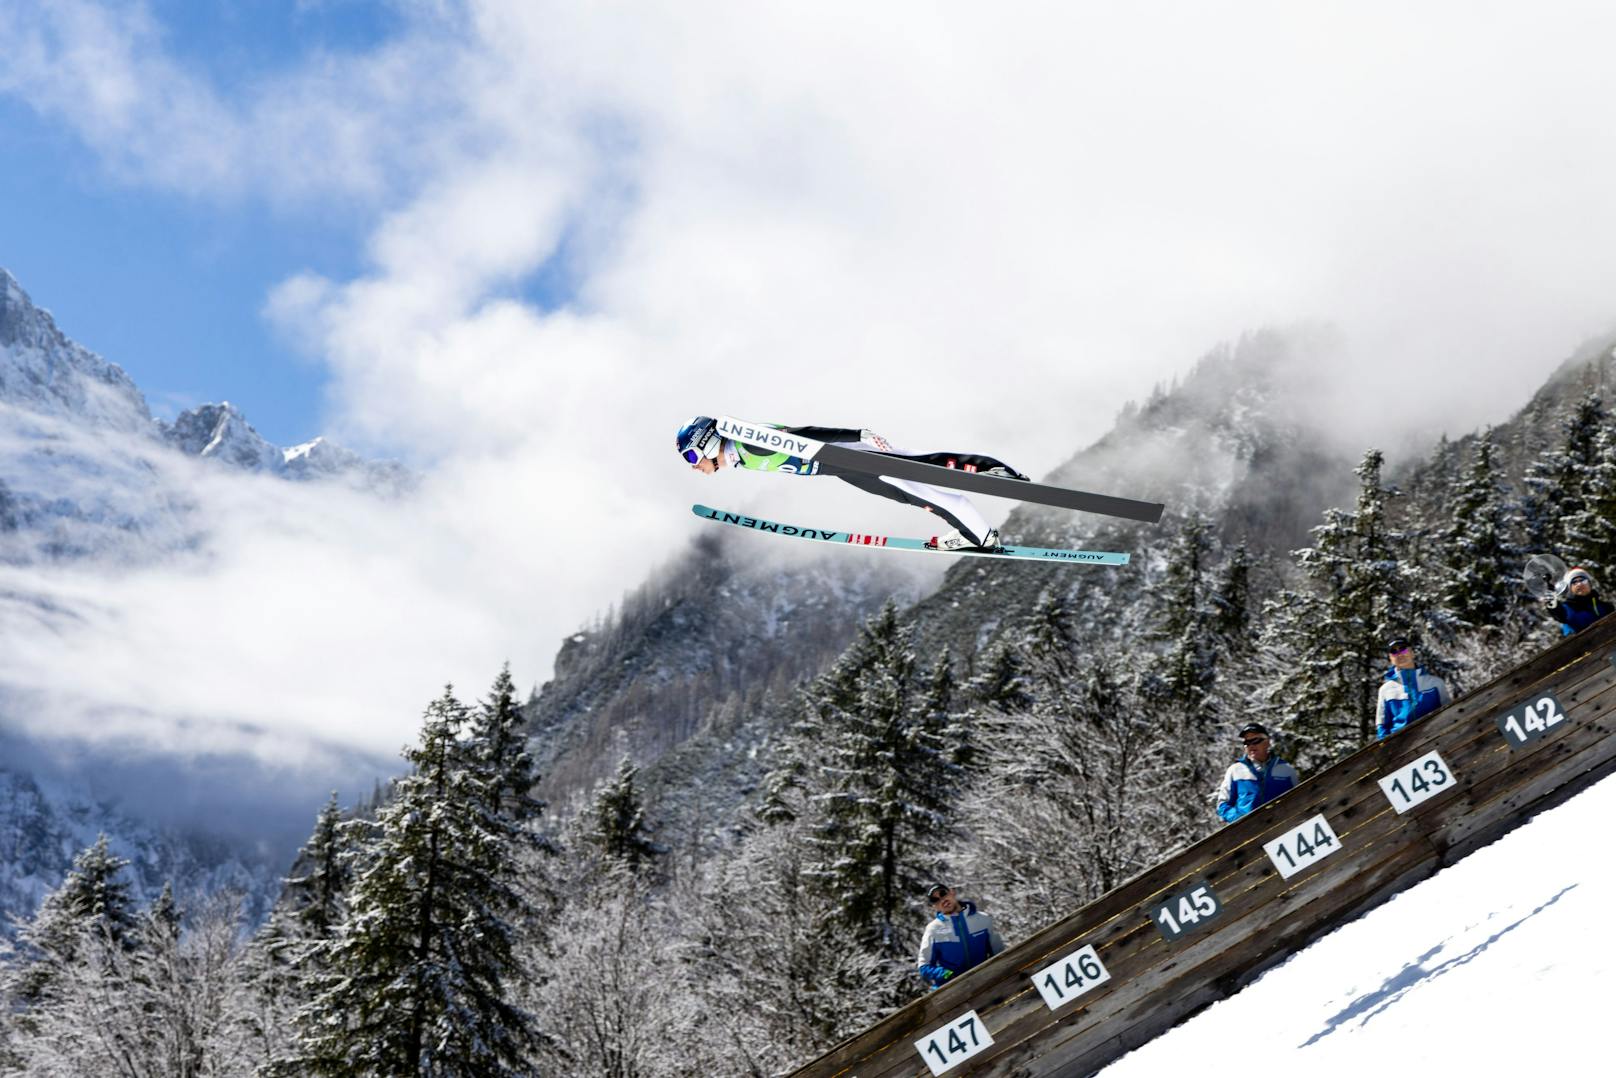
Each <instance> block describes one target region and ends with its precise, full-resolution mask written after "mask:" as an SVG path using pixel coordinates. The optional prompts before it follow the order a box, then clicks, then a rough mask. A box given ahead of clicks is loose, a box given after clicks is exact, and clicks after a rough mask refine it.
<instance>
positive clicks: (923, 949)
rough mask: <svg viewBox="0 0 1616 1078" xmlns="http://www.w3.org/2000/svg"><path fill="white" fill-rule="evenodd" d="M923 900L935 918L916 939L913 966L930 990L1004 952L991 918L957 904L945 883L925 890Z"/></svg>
mask: <svg viewBox="0 0 1616 1078" xmlns="http://www.w3.org/2000/svg"><path fill="white" fill-rule="evenodd" d="M926 901H927V902H929V903H931V908H932V912H933V914H934V915H935V916H933V918H932V920H931V922H930V923H929V924H927V925H926V931H925V932H924V933H922V935H921V937H920V953H919V954H918V955H917V956H916V958H915V967H916V968H917V969H918V970H919V972H920V976H921V978H922V979H924V980H925V982H926V983H927V984H929V985H931V986H932V987H933V988H939V987H941V986H942V983H943V982H944V981H946V980H948V979H949V978H951V977H954V976H957V975H959V974H961V973H964V972H965V971H966V970H968V969H970V968H971V967H972V966H976V965H980V964H981V963H983V962H985V961H987V960H988V958H989V957H991V956H993V955H996V954H998V953H999V952H1000V951H1002V950H1004V940H1003V939H1001V938H1000V937H999V930H998V929H996V928H994V927H993V918H992V917H989V916H988V915H987V914H985V913H982V912H980V911H979V910H977V908H976V906H975V904H974V903H970V902H961V901H960V900H959V898H957V897H956V896H955V894H954V888H952V887H950V886H949V885H948V884H946V883H934V884H932V885H931V886H930V887H928V888H926Z"/></svg>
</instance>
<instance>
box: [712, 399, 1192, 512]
mask: <svg viewBox="0 0 1616 1078" xmlns="http://www.w3.org/2000/svg"><path fill="white" fill-rule="evenodd" d="M718 432H719V433H720V434H722V435H723V436H724V437H726V438H730V439H732V440H734V441H738V442H745V443H746V444H747V445H755V446H760V447H763V448H770V449H777V450H781V451H783V452H787V453H790V454H792V455H793V456H797V457H801V458H803V459H804V460H815V461H819V462H820V463H821V464H828V465H831V466H833V467H836V468H843V469H846V470H847V471H850V472H858V473H860V474H862V475H874V476H889V477H891V478H893V479H908V480H910V481H911V482H915V483H930V484H932V485H933V486H938V487H950V488H952V489H955V490H965V491H970V492H971V493H973V494H991V495H993V496H994V497H996V498H1011V499H1014V500H1015V501H1019V502H1037V503H1038V504H1039V505H1052V506H1054V507H1056V508H1058V509H1076V510H1078V511H1079V512H1084V513H1099V514H1101V515H1103V516H1108V517H1124V518H1126V519H1128V520H1142V521H1144V522H1146V523H1147V524H1155V523H1157V522H1158V521H1160V520H1161V516H1162V508H1163V507H1162V505H1161V503H1160V502H1142V501H1136V500H1134V499H1132V498H1118V497H1115V496H1113V495H1110V494H1090V493H1089V492H1087V491H1082V490H1070V489H1068V488H1066V487H1052V486H1048V485H1047V484H1044V483H1032V482H1028V481H1026V480H1022V479H1010V478H1008V477H1005V476H997V475H983V474H981V473H980V472H968V471H965V470H963V469H959V468H944V467H940V466H939V465H936V464H925V463H922V462H921V461H918V460H909V459H907V458H905V457H889V456H886V455H884V454H881V453H870V452H866V451H864V450H861V449H850V448H848V447H847V446H845V445H836V444H833V443H830V442H820V441H815V440H814V439H812V438H804V437H803V436H801V435H799V434H791V433H788V432H786V431H783V430H780V429H778V428H776V427H771V426H769V425H768V424H766V423H749V422H747V421H745V420H742V419H734V418H732V417H730V416H720V417H719V419H718Z"/></svg>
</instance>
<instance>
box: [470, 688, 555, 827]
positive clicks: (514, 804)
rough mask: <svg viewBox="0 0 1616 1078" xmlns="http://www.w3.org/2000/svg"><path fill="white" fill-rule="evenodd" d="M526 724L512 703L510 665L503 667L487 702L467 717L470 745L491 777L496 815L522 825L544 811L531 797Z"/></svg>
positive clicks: (534, 774) (533, 773)
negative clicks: (496, 804) (493, 786)
mask: <svg viewBox="0 0 1616 1078" xmlns="http://www.w3.org/2000/svg"><path fill="white" fill-rule="evenodd" d="M525 727H526V722H525V720H524V719H523V718H522V711H521V708H520V707H519V706H518V705H517V703H516V684H515V682H513V681H512V680H511V665H510V663H506V664H505V665H504V666H503V667H502V668H501V669H500V672H499V674H498V676H496V677H495V678H494V685H493V688H492V689H491V690H490V691H489V695H488V699H487V700H485V701H483V702H482V703H481V704H480V705H479V706H478V708H477V710H476V711H475V712H473V714H472V716H471V736H470V739H469V740H470V743H471V745H472V746H473V751H474V752H477V753H479V754H480V755H481V756H482V758H483V766H484V767H485V768H486V769H487V770H488V772H489V773H490V774H491V775H492V776H493V780H494V784H495V787H496V789H495V795H496V797H497V799H498V802H499V807H500V812H501V814H502V815H504V816H506V817H507V818H509V819H511V820H513V821H515V822H517V823H525V822H527V821H529V820H534V819H537V818H538V817H539V816H540V815H541V814H542V813H543V812H544V810H545V808H546V805H545V803H544V802H543V801H540V800H539V799H538V798H535V797H534V796H533V788H534V787H535V786H537V785H538V783H539V773H538V765H537V764H536V763H535V762H534V760H533V754H532V753H531V752H529V751H528V747H527V737H526V734H525V733H524V730H525Z"/></svg>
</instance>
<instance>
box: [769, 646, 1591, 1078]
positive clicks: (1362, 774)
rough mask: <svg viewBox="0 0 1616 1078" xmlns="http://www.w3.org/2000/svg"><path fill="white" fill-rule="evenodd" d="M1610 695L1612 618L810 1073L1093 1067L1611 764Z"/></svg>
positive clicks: (1010, 954)
mask: <svg viewBox="0 0 1616 1078" xmlns="http://www.w3.org/2000/svg"><path fill="white" fill-rule="evenodd" d="M1613 704H1616V617H1612V618H1607V619H1605V620H1604V621H1603V622H1599V623H1596V624H1595V625H1594V626H1592V627H1591V628H1589V629H1588V630H1586V631H1585V632H1583V633H1581V634H1578V635H1577V636H1573V637H1570V638H1567V639H1565V640H1563V641H1561V642H1559V643H1558V644H1556V645H1555V646H1554V647H1552V648H1550V649H1548V650H1547V651H1545V652H1543V653H1541V654H1539V655H1537V656H1535V657H1533V658H1531V659H1529V660H1528V661H1526V662H1525V663H1523V664H1522V665H1520V666H1519V667H1516V668H1515V669H1514V670H1512V671H1510V672H1509V673H1507V674H1505V675H1503V676H1502V677H1500V678H1497V679H1496V680H1494V681H1492V682H1490V683H1489V684H1487V685H1485V686H1483V687H1482V688H1480V689H1478V690H1477V691H1475V692H1473V693H1471V694H1470V695H1468V696H1466V697H1464V698H1462V699H1460V700H1457V701H1455V702H1454V703H1453V704H1450V705H1449V706H1448V707H1445V708H1443V709H1442V710H1440V711H1438V712H1436V713H1435V714H1432V715H1429V716H1427V717H1426V718H1424V719H1421V720H1419V721H1418V722H1416V723H1415V724H1414V725H1413V726H1411V727H1409V728H1408V729H1406V730H1404V731H1402V732H1400V733H1398V734H1395V735H1393V736H1392V737H1390V738H1388V739H1387V740H1385V741H1379V742H1376V743H1374V744H1373V745H1370V746H1368V747H1366V748H1364V749H1362V750H1360V751H1359V752H1356V753H1354V754H1353V755H1351V756H1349V757H1347V758H1346V759H1344V760H1341V761H1340V762H1338V763H1337V764H1335V765H1334V766H1333V767H1331V768H1329V769H1328V770H1326V771H1323V772H1320V773H1319V774H1317V775H1315V776H1313V777H1311V778H1309V779H1307V780H1306V781H1304V782H1303V783H1301V785H1299V786H1297V787H1296V788H1295V789H1294V790H1292V791H1290V792H1289V793H1287V794H1285V795H1284V796H1283V797H1280V798H1279V799H1277V800H1275V801H1272V802H1270V803H1269V804H1267V805H1264V806H1263V807H1262V808H1260V809H1258V810H1257V811H1256V812H1253V813H1252V814H1251V815H1249V816H1247V817H1245V818H1244V819H1242V820H1239V821H1237V822H1235V823H1233V824H1231V825H1229V826H1227V827H1225V828H1223V829H1222V830H1221V831H1219V832H1217V833H1215V834H1213V835H1211V836H1209V837H1208V838H1206V839H1204V840H1202V841H1200V842H1198V843H1196V844H1195V845H1193V846H1190V847H1188V848H1187V849H1184V850H1182V851H1180V852H1179V853H1177V854H1175V855H1174V856H1172V857H1171V858H1169V859H1168V860H1167V861H1165V862H1163V863H1162V864H1160V865H1157V866H1156V867H1155V868H1153V869H1150V870H1149V871H1146V872H1144V873H1141V874H1140V875H1139V876H1137V877H1135V878H1134V879H1132V880H1130V881H1128V882H1127V883H1125V884H1123V885H1122V886H1120V887H1118V888H1116V889H1115V890H1113V891H1111V892H1110V893H1108V894H1106V895H1103V896H1101V897H1100V898H1098V899H1096V900H1095V901H1094V902H1091V903H1090V904H1089V905H1087V906H1084V907H1083V908H1082V909H1080V910H1078V911H1077V912H1075V913H1073V914H1071V915H1070V916H1068V917H1066V918H1064V919H1063V920H1061V921H1059V922H1057V923H1055V924H1052V925H1050V926H1049V927H1047V928H1045V929H1043V930H1042V931H1040V932H1038V933H1037V934H1036V935H1034V936H1032V937H1031V938H1030V939H1027V940H1024V941H1022V942H1020V943H1019V944H1017V945H1016V946H1014V947H1011V948H1010V949H1008V950H1007V951H1005V952H1004V953H1003V954H1000V955H996V956H995V957H993V958H992V959H990V960H989V961H988V962H986V963H984V964H983V965H981V966H979V967H977V968H976V969H973V970H971V971H970V972H968V973H966V974H965V975H964V976H962V977H959V978H956V979H954V980H953V981H950V982H949V983H948V984H947V985H945V986H944V987H943V988H941V989H939V990H937V991H935V992H932V993H930V994H929V995H927V996H926V997H925V998H923V999H919V1000H916V1001H915V1002H914V1003H912V1004H910V1005H909V1006H907V1007H905V1008H903V1009H902V1010H900V1011H897V1012H895V1013H894V1014H892V1015H890V1016H888V1017H887V1018H886V1019H884V1020H882V1021H881V1022H879V1023H878V1024H876V1025H874V1026H872V1027H871V1028H869V1029H867V1030H865V1031H864V1032H863V1033H860V1034H858V1035H857V1036H855V1037H853V1038H851V1039H849V1040H847V1041H844V1042H843V1043H841V1044H839V1045H837V1046H836V1047H835V1048H833V1049H832V1050H831V1051H829V1052H827V1053H826V1054H825V1055H824V1056H822V1057H820V1058H819V1059H817V1060H815V1061H813V1062H812V1063H810V1064H808V1065H807V1066H805V1067H803V1068H802V1069H801V1070H799V1071H798V1072H797V1073H798V1075H801V1076H809V1078H909V1076H926V1075H932V1074H950V1075H969V1076H973V1078H974V1076H979V1075H1003V1076H1011V1078H1034V1076H1046V1075H1048V1076H1054V1075H1059V1076H1081V1075H1087V1074H1092V1073H1093V1072H1095V1071H1097V1070H1099V1069H1100V1068H1101V1067H1104V1066H1105V1065H1106V1064H1108V1063H1110V1062H1112V1061H1114V1060H1115V1059H1117V1058H1118V1057H1119V1056H1121V1055H1122V1054H1123V1053H1125V1052H1128V1051H1130V1050H1131V1049H1133V1048H1136V1047H1138V1046H1139V1045H1141V1044H1144V1043H1145V1042H1146V1041H1148V1040H1150V1039H1151V1038H1153V1037H1155V1036H1157V1035H1158V1034H1160V1033H1163V1032H1165V1031H1166V1030H1168V1029H1170V1028H1171V1027H1172V1026H1174V1025H1176V1024H1177V1023H1179V1022H1182V1021H1183V1020H1184V1019H1186V1018H1188V1017H1189V1016H1190V1015H1192V1014H1194V1013H1195V1012H1196V1011H1198V1010H1200V1009H1202V1008H1203V1007H1205V1006H1207V1005H1208V1004H1210V1003H1214V1002H1216V1001H1218V1000H1221V999H1224V998H1226V997H1228V996H1229V995H1232V994H1233V993H1234V992H1236V991H1238V990H1239V989H1240V988H1241V987H1243V986H1244V985H1246V984H1248V983H1250V982H1251V981H1253V980H1255V979H1256V977H1257V976H1258V975H1259V974H1261V973H1262V972H1263V971H1264V970H1265V969H1267V968H1269V967H1271V966H1273V965H1275V964H1276V963H1278V962H1279V961H1281V960H1283V959H1284V958H1285V957H1286V956H1288V955H1290V954H1291V953H1293V952H1294V951H1296V950H1298V949H1300V948H1302V947H1305V946H1307V945H1308V944H1309V943H1311V942H1313V941H1314V940H1316V939H1318V938H1319V937H1321V936H1323V935H1324V934H1326V933H1328V932H1329V931H1331V930H1332V929H1334V928H1336V927H1337V926H1339V925H1341V924H1344V923H1345V922H1347V921H1349V920H1351V919H1353V918H1354V917H1357V916H1360V915H1361V914H1363V913H1364V912H1365V911H1367V910H1368V909H1370V908H1371V907H1373V906H1376V905H1378V904H1380V903H1381V902H1384V901H1386V900H1387V899H1388V898H1390V897H1392V896H1393V895H1395V894H1397V893H1398V892H1399V891H1402V890H1404V889H1406V888H1408V887H1410V886H1412V885H1414V884H1415V883H1417V882H1419V881H1420V880H1423V879H1425V878H1426V877H1427V876H1430V875H1432V874H1433V873H1436V872H1438V871H1440V870H1441V869H1442V868H1444V867H1445V866H1447V865H1450V864H1453V863H1454V862H1455V861H1457V860H1459V859H1460V858H1462V857H1464V856H1465V855H1466V854H1468V853H1471V852H1473V851H1474V850H1476V849H1478V848H1480V847H1481V846H1484V845H1486V844H1487V843H1489V842H1492V841H1493V840H1495V839H1497V838H1498V837H1499V836H1501V835H1503V834H1505V833H1506V832H1508V831H1510V830H1512V829H1514V828H1515V827H1517V826H1519V825H1520V824H1522V823H1524V822H1526V821H1527V820H1528V819H1530V818H1531V817H1532V816H1533V815H1534V814H1536V813H1538V812H1541V811H1542V810H1544V809H1546V808H1549V807H1551V806H1553V805H1555V804H1558V803H1560V802H1562V801H1564V800H1565V799H1567V798H1569V797H1571V796H1573V795H1574V794H1576V793H1577V792H1578V791H1580V790H1582V789H1584V788H1586V787H1587V786H1589V785H1591V784H1592V783H1594V782H1595V781H1597V780H1598V779H1600V778H1603V777H1604V776H1605V775H1607V774H1609V773H1611V772H1612V771H1616V738H1613V737H1611V736H1609V735H1610V733H1611V731H1612V713H1613V707H1612V705H1613ZM1383 783H1384V785H1383ZM1394 783H1395V784H1396V785H1393V784H1394ZM1321 824H1322V827H1321V826H1320V825H1321ZM1280 844H1283V845H1282V847H1281V845H1280ZM1282 869H1283V870H1284V871H1281V870H1282ZM990 912H991V911H990ZM1085 948H1092V952H1089V951H1085ZM1046 994H1047V995H1048V997H1049V999H1050V1000H1052V1001H1055V1002H1058V1003H1059V1006H1058V1007H1057V1008H1053V1009H1052V1007H1051V1006H1050V1004H1049V1003H1048V1002H1046V999H1045V996H1046ZM917 1042H919V1044H918V1045H917Z"/></svg>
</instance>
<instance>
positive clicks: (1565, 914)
mask: <svg viewBox="0 0 1616 1078" xmlns="http://www.w3.org/2000/svg"><path fill="white" fill-rule="evenodd" d="M1613 816H1616V778H1610V779H1606V780H1604V781H1602V782H1600V783H1598V784H1597V785H1595V786H1593V787H1591V788H1590V789H1588V790H1585V791H1583V793H1581V794H1579V795H1578V796H1577V797H1574V798H1572V799H1571V800H1570V801H1569V802H1567V803H1566V804H1564V805H1561V806H1560V807H1558V808H1555V809H1552V810H1550V811H1549V812H1546V813H1544V814H1543V815H1541V816H1539V817H1538V818H1537V819H1535V820H1533V821H1532V822H1531V823H1529V824H1527V825H1525V826H1524V827H1521V828H1518V829H1516V830H1515V831H1514V832H1512V833H1511V834H1509V835H1508V836H1506V837H1505V838H1503V839H1500V840H1499V841H1498V842H1495V843H1493V844H1492V845H1491V846H1488V847H1486V848H1485V849H1482V850H1480V851H1478V852H1477V853H1475V854H1472V855H1471V856H1470V857H1468V858H1466V859H1465V860H1464V861H1461V862H1460V863H1459V864H1457V865H1455V866H1453V867H1451V868H1449V869H1446V870H1445V871H1443V872H1441V873H1439V874H1438V875H1436V876H1435V877H1433V878H1431V879H1429V880H1427V881H1425V882H1424V883H1421V884H1419V885H1418V886H1416V887H1414V888H1413V889H1411V890H1409V891H1406V892H1404V893H1403V894H1401V895H1399V896H1398V897H1397V898H1394V899H1393V900H1392V901H1391V902H1389V903H1387V904H1386V905H1384V906H1382V907H1380V908H1379V909H1377V910H1375V911H1373V912H1372V913H1370V914H1369V915H1368V916H1366V917H1363V918H1360V919H1359V920H1357V921H1354V922H1353V923H1351V924H1349V925H1346V926H1345V927H1343V928H1341V929H1339V930H1337V931H1336V932H1334V933H1332V934H1331V935H1329V936H1327V937H1325V938H1324V939H1322V940H1320V941H1319V942H1318V943H1316V944H1314V945H1313V946H1312V947H1309V948H1308V949H1307V950H1305V951H1302V952H1301V953H1299V954H1297V955H1294V956H1292V957H1291V958H1290V959H1289V960H1288V961H1287V962H1286V963H1285V964H1284V965H1282V966H1280V967H1279V968H1277V969H1274V970H1271V971H1270V972H1269V973H1268V974H1267V975H1266V976H1264V977H1263V978H1262V979H1261V980H1259V981H1258V982H1257V983H1256V984H1254V985H1252V986H1250V987H1249V988H1247V989H1246V990H1245V991H1243V992H1241V993H1239V994H1238V995H1236V996H1234V997H1232V998H1230V999H1227V1000H1225V1001H1223V1002H1222V1003H1218V1004H1215V1005H1214V1006H1212V1007H1210V1008H1208V1009H1207V1010H1205V1011H1203V1012H1202V1013H1201V1014H1199V1015H1197V1016H1196V1017H1195V1018H1193V1019H1191V1020H1190V1021H1189V1022H1187V1023H1186V1024H1184V1025H1183V1026H1181V1027H1179V1028H1178V1029H1176V1030H1173V1031H1172V1032H1170V1033H1168V1034H1166V1035H1165V1036H1163V1037H1159V1038H1157V1039H1156V1040H1155V1041H1152V1042H1151V1043H1150V1044H1147V1045H1145V1046H1144V1047H1143V1048H1140V1049H1139V1050H1137V1051H1135V1052H1133V1053H1131V1054H1129V1055H1127V1056H1125V1057H1123V1058H1122V1059H1121V1060H1118V1061H1117V1062H1116V1063H1115V1064H1113V1065H1112V1066H1110V1067H1108V1068H1107V1069H1106V1070H1105V1071H1103V1072H1102V1073H1103V1074H1104V1075H1105V1078H1145V1076H1152V1078H1153V1076H1157V1075H1168V1074H1172V1075H1183V1074H1195V1073H1221V1072H1226V1071H1229V1070H1231V1069H1233V1070H1237V1071H1240V1072H1243V1073H1251V1074H1264V1075H1283V1074H1295V1075H1307V1076H1308V1078H1329V1076H1333V1075H1354V1076H1358V1078H1370V1076H1375V1078H1378V1076H1382V1075H1388V1076H1389V1075H1405V1076H1406V1075H1415V1076H1417V1075H1436V1074H1458V1075H1466V1076H1491V1075H1520V1074H1529V1073H1550V1074H1560V1075H1583V1074H1610V1073H1613V1072H1616V1061H1613V1060H1611V1059H1609V1058H1607V1057H1605V1056H1604V1051H1605V1042H1606V1041H1607V1040H1608V1034H1607V1032H1606V1030H1605V1025H1604V1024H1605V1022H1607V1021H1609V1020H1610V1019H1609V1017H1608V1015H1609V1011H1610V1006H1609V1000H1608V989H1609V986H1610V983H1611V982H1610V980H1609V974H1610V973H1611V971H1612V968H1613V967H1616V863H1613V859H1612V857H1611V845H1610V841H1609V834H1610V831H1609V826H1610V825H1609V822H1608V821H1609V820H1610V819H1611V818H1612V817H1613Z"/></svg>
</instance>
